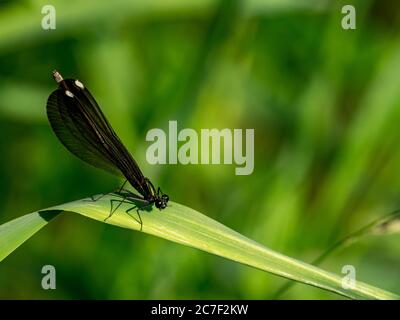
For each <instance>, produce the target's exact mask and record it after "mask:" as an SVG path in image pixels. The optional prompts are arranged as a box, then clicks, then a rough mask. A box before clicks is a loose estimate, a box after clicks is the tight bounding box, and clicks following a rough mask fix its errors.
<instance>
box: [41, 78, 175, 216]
mask: <svg viewBox="0 0 400 320" xmlns="http://www.w3.org/2000/svg"><path fill="white" fill-rule="evenodd" d="M53 77H54V79H55V80H56V82H57V83H58V89H57V90H55V91H54V92H53V93H52V94H51V95H50V96H49V98H48V100H47V117H48V119H49V121H50V124H51V127H52V128H53V131H54V132H55V134H56V135H57V137H58V139H59V140H60V141H61V142H62V144H63V145H64V146H65V147H66V148H67V149H68V150H69V151H70V152H71V153H73V154H74V155H76V156H77V157H78V158H80V159H81V160H83V161H85V162H87V163H89V164H91V165H93V166H95V167H98V168H101V169H104V170H106V171H108V172H111V173H113V174H116V175H119V176H121V175H122V176H124V177H125V178H126V181H128V182H129V183H130V184H131V185H132V187H134V188H135V189H136V190H137V191H138V192H139V194H140V196H138V195H136V194H134V193H132V192H130V191H128V190H123V189H122V188H123V186H124V185H125V183H126V181H125V183H124V185H123V186H122V187H121V189H120V190H119V192H117V194H118V195H119V196H120V197H122V198H123V200H115V201H118V202H119V205H118V207H119V206H120V205H121V203H123V202H132V203H133V200H138V199H140V200H142V201H143V202H144V203H145V206H147V205H152V204H154V205H155V206H156V207H157V208H158V209H160V210H161V209H164V208H165V207H166V206H167V203H168V200H169V198H168V196H167V195H166V194H164V193H162V192H161V189H160V188H158V189H157V190H156V188H155V187H154V185H153V184H152V183H151V181H150V180H149V179H148V178H146V177H145V176H144V175H143V173H142V171H141V170H140V168H139V166H138V164H137V163H136V161H135V160H134V159H133V157H132V156H131V155H130V153H129V152H128V150H127V149H126V148H125V146H124V145H123V144H122V142H121V140H120V139H119V138H118V136H117V134H116V133H115V132H114V130H113V128H112V127H111V125H110V124H109V122H108V121H107V119H106V117H105V116H104V114H103V112H102V111H101V109H100V107H99V105H98V104H97V102H96V100H95V99H94V98H93V96H92V95H91V94H90V92H89V90H88V89H87V88H85V86H84V85H83V84H82V82H80V81H79V80H74V79H63V77H62V76H61V74H60V73H59V72H58V71H53ZM122 190H123V192H121V191H122ZM111 201H112V200H111ZM112 204H113V203H112V202H111V210H110V216H111V215H112V213H113V212H114V211H115V210H116V208H115V210H114V211H113V209H112ZM118 207H117V208H118ZM139 209H141V208H139ZM138 213H139V212H138Z"/></svg>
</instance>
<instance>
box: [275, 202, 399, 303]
mask: <svg viewBox="0 0 400 320" xmlns="http://www.w3.org/2000/svg"><path fill="white" fill-rule="evenodd" d="M396 233H400V210H396V211H394V212H392V213H390V214H388V215H386V216H384V217H381V218H379V219H377V220H375V221H374V222H372V223H370V224H368V225H366V226H365V227H363V228H361V229H359V230H357V231H355V232H353V233H351V234H349V235H348V236H346V237H344V238H342V239H340V240H339V241H337V242H336V243H334V244H333V245H332V246H331V247H330V248H328V250H326V251H325V252H324V253H322V254H321V255H320V256H319V257H318V258H317V259H315V260H314V261H313V262H312V265H314V266H318V265H320V264H321V263H322V262H324V261H325V260H326V259H327V258H328V257H329V256H331V255H332V254H333V253H335V252H337V251H339V250H343V249H345V248H346V247H348V246H350V245H352V244H353V243H356V242H358V241H360V240H362V239H364V238H366V237H369V236H382V235H389V234H396ZM293 285H294V283H293V282H287V283H285V284H284V285H283V286H282V287H281V288H280V289H279V290H278V291H277V292H276V293H275V295H274V298H275V299H276V298H279V297H281V296H282V295H283V294H284V293H285V292H287V291H288V290H289V289H290V288H291V287H292V286H293Z"/></svg>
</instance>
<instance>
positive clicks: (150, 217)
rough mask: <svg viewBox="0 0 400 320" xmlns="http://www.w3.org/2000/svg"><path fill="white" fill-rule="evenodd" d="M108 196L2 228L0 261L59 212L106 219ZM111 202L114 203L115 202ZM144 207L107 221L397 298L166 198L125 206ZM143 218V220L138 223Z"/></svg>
mask: <svg viewBox="0 0 400 320" xmlns="http://www.w3.org/2000/svg"><path fill="white" fill-rule="evenodd" d="M112 199H116V198H115V197H114V196H112V195H107V196H104V197H103V198H101V199H100V200H97V201H95V202H93V201H91V200H90V199H83V200H79V201H74V202H70V203H66V204H63V205H59V206H55V207H52V208H49V209H47V210H42V211H40V212H34V213H31V214H28V215H25V216H23V217H20V218H18V219H15V220H13V221H11V222H8V223H6V224H4V225H2V226H0V261H1V260H3V259H4V258H5V257H6V256H7V255H8V254H10V253H11V252H12V251H14V250H15V249H16V248H17V247H18V246H20V245H21V244H22V243H23V242H24V241H25V240H27V239H28V238H29V237H31V236H32V235H33V234H34V233H35V232H37V231H38V230H40V229H41V228H42V227H43V226H44V225H46V223H47V222H48V221H50V220H51V218H52V217H55V216H56V215H58V214H59V213H60V211H69V212H76V213H79V214H82V215H84V216H86V217H88V218H92V219H95V220H98V221H102V222H104V220H105V219H106V218H107V217H108V216H109V212H110V200H112ZM114 205H115V206H117V205H118V203H116V202H115V203H114ZM133 206H139V207H141V206H143V203H140V202H139V201H135V203H134V204H132V203H123V204H122V205H121V206H120V207H119V208H118V210H116V211H115V213H114V214H113V215H112V216H111V217H110V218H109V219H107V220H106V222H107V223H109V224H113V225H116V226H119V227H122V228H128V229H132V230H141V231H142V232H145V233H148V234H152V235H154V236H158V237H161V238H164V239H167V240H171V241H174V242H177V243H180V244H183V245H187V246H190V247H193V248H197V249H200V250H203V251H206V252H209V253H213V254H216V255H218V256H221V257H224V258H227V259H230V260H233V261H237V262H240V263H242V264H245V265H249V266H252V267H255V268H257V269H260V270H264V271H267V272H269V273H272V274H275V275H278V276H281V277H285V278H288V279H291V280H295V281H299V282H302V283H304V284H308V285H312V286H315V287H318V288H321V289H324V290H328V291H331V292H335V293H338V294H340V295H343V296H346V297H349V298H353V299H399V298H400V297H399V296H397V295H395V294H393V293H390V292H387V291H384V290H382V289H379V288H376V287H373V286H370V285H367V284H365V283H362V282H357V284H356V286H355V288H353V289H343V288H342V285H341V283H342V278H341V277H340V276H337V275H335V274H332V273H329V272H326V271H324V270H322V269H319V268H317V267H314V266H312V265H309V264H306V263H303V262H301V261H298V260H295V259H292V258H289V257H287V256H284V255H282V254H280V253H278V252H275V251H273V250H270V249H268V248H266V247H264V246H262V245H260V244H258V243H257V242H255V241H253V240H250V239H248V238H246V237H245V236H243V235H241V234H239V233H238V232H236V231H233V230H232V229H230V228H228V227H226V226H224V225H222V224H221V223H219V222H217V221H215V220H213V219H211V218H209V217H207V216H205V215H203V214H201V213H199V212H197V211H195V210H193V209H191V208H188V207H186V206H183V205H181V204H178V203H175V202H169V204H168V207H167V208H166V209H165V210H163V211H159V210H157V209H154V208H153V207H151V208H149V207H148V208H147V210H142V211H140V216H139V215H138V213H137V212H136V210H131V211H130V212H129V214H127V213H126V210H127V209H129V208H132V207H133ZM140 219H141V221H142V224H140V223H139V221H140Z"/></svg>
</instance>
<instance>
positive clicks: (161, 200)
mask: <svg viewBox="0 0 400 320" xmlns="http://www.w3.org/2000/svg"><path fill="white" fill-rule="evenodd" d="M168 201H169V197H168V196H167V195H166V194H162V195H161V197H157V198H156V200H155V201H154V204H155V206H156V208H158V209H160V210H161V209H165V208H166V207H167V203H168Z"/></svg>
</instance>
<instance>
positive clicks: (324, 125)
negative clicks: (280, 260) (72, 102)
mask: <svg viewBox="0 0 400 320" xmlns="http://www.w3.org/2000/svg"><path fill="white" fill-rule="evenodd" d="M45 4H53V5H54V6H55V7H56V10H57V29H56V30H47V31H45V30H42V28H41V19H42V17H43V15H42V13H41V9H42V6H43V5H45ZM344 4H353V5H354V6H355V7H356V10H357V29H356V30H343V29H342V28H341V19H342V17H343V15H342V14H341V8H342V6H343V5H344ZM399 23H400V3H399V2H398V1H395V0H391V1H389V0H385V1H378V0H376V1H369V0H360V1H321V0H319V1H306V0H302V1H299V0H285V1H278V0H250V1H235V0H223V1H213V0H204V1H201V0H195V1H178V0H167V1H162V0H158V1H144V0H143V1H132V0H114V1H105V0H103V1H94V0H90V1H89V0H88V1H82V0H81V1H77V0H70V1H55V0H53V1H47V0H46V1H39V0H30V1H28V0H26V1H4V0H3V1H1V2H0V123H1V127H0V130H1V135H0V136H1V138H0V139H1V143H0V154H1V157H0V162H1V166H0V170H1V171H0V176H1V179H0V223H4V222H6V221H9V220H11V219H14V218H16V217H18V216H21V215H23V214H26V213H29V212H32V211H35V210H38V209H43V208H47V207H49V206H52V205H55V204H60V203H64V202H68V201H72V200H75V199H80V198H84V197H87V196H89V195H92V194H97V193H100V192H105V191H110V190H112V189H114V188H115V187H117V186H118V185H119V184H120V181H119V180H118V179H117V178H114V177H112V176H110V175H108V174H107V173H103V172H102V171H101V170H97V169H95V168H92V167H90V166H89V165H86V164H85V163H83V162H82V161H80V160H79V159H77V158H75V157H74V156H72V155H71V154H70V153H69V152H67V151H66V150H65V149H64V148H63V146H62V145H61V144H60V143H59V141H58V140H57V139H56V137H55V135H54V134H53V132H52V131H51V129H50V126H49V124H48V122H47V118H46V113H45V104H46V99H47V97H48V95H49V94H50V92H51V91H52V90H54V89H55V88H56V85H55V83H54V82H53V80H52V78H51V71H52V70H53V69H55V68H57V69H58V70H59V71H60V72H61V73H62V74H63V75H64V77H72V78H78V79H80V80H81V81H82V82H83V83H84V84H85V85H86V86H87V87H89V88H90V90H91V92H92V93H93V95H94V96H95V97H96V99H97V101H98V102H99V104H100V105H101V107H102V109H103V111H104V113H105V114H106V115H107V117H108V118H109V120H110V122H111V123H112V125H113V127H114V129H115V130H116V132H117V133H118V134H119V136H120V137H121V139H122V141H123V142H124V143H125V144H126V145H127V147H128V148H129V149H130V151H131V152H132V154H133V155H134V156H135V158H136V159H137V161H138V162H139V164H140V166H141V168H142V169H143V171H144V172H145V174H146V175H147V176H148V177H150V178H151V180H152V181H154V182H155V184H156V185H160V186H161V187H162V189H163V190H164V191H165V192H166V193H168V194H169V195H170V197H171V199H173V200H174V201H176V202H180V203H182V204H185V205H187V206H190V207H192V208H194V209H196V210H198V211H200V212H203V213H205V214H207V215H209V216H210V217H212V218H214V219H216V220H218V221H220V222H222V223H224V224H225V225H227V226H229V227H231V228H233V229H235V230H237V231H239V232H240V233H242V234H244V235H246V236H248V237H250V238H252V239H254V240H256V241H258V242H260V243H262V244H264V245H266V246H268V247H270V248H272V249H274V250H277V251H280V252H282V253H284V254H287V255H290V256H292V257H295V258H298V259H300V260H303V261H308V262H309V261H312V260H313V259H314V258H315V257H317V256H318V255H319V254H320V253H322V252H323V251H324V250H325V249H326V248H327V247H328V246H329V245H330V244H332V242H334V241H335V240H337V239H339V238H341V237H342V236H344V235H347V234H349V233H350V232H352V231H354V230H356V229H358V228H360V227H362V226H363V225H365V224H367V223H369V222H370V221H371V220H373V219H375V218H377V217H380V216H383V215H384V214H387V213H389V212H390V211H392V210H393V209H397V208H400V201H399V191H400V169H399V163H400V162H399V161H400V150H399V148H398V146H399V138H400V130H399V121H400V37H399ZM169 120H178V126H179V128H180V129H182V128H185V127H191V128H195V129H197V130H199V129H200V128H214V127H215V128H220V129H222V128H243V129H245V128H254V129H255V170H254V172H253V174H252V175H250V176H235V175H234V165H232V166H231V165H187V166H184V165H180V164H178V165H159V166H151V165H148V164H147V163H146V161H145V152H146V148H147V147H148V146H149V145H150V144H149V143H148V142H146V141H145V136H146V133H147V131H148V130H149V129H151V128H156V127H157V128H163V129H165V130H167V128H168V121H169ZM399 240H400V236H399V235H396V236H394V235H392V236H383V237H376V238H371V239H368V240H365V241H362V242H360V243H358V244H356V245H353V246H351V247H349V248H347V249H346V250H343V251H341V252H339V253H338V254H336V255H334V256H332V257H331V258H329V259H328V260H327V261H326V262H325V263H324V264H323V265H322V268H324V269H326V270H329V271H332V272H335V273H340V272H341V269H342V267H343V266H344V265H348V264H350V265H354V266H355V267H356V270H357V279H358V280H362V281H365V282H368V283H370V284H373V285H376V286H378V287H381V288H384V289H387V290H390V291H393V292H396V293H400V268H399V267H400V255H399V252H400V241H399ZM46 264H51V265H54V266H55V267H56V270H57V289H56V290H49V291H45V290H43V289H42V288H41V279H42V276H43V275H42V274H41V268H42V266H43V265H46ZM284 282H285V281H284V280H283V279H280V278H277V277H275V276H272V275H268V274H266V273H263V272H261V271H257V270H254V269H251V268H248V267H245V266H242V265H239V264H235V263H232V262H230V261H227V260H224V259H222V258H218V257H215V256H212V255H209V254H206V253H203V252H200V251H196V250H194V249H191V248H187V247H183V246H180V245H177V244H174V243H170V242H167V241H165V240H162V239H158V238H154V237H151V236H148V235H144V234H140V233H139V232H132V231H128V230H123V229H120V228H116V227H112V226H108V225H106V224H103V223H98V222H95V221H92V220H88V219H85V218H83V217H81V216H79V215H72V214H69V215H63V216H60V217H58V218H57V219H56V220H54V221H52V222H51V223H50V224H49V225H48V226H47V227H46V228H44V230H42V231H41V232H40V233H39V234H37V235H35V236H34V237H33V238H32V239H30V240H29V241H27V243H25V244H24V245H23V246H22V247H20V248H19V249H18V250H16V251H15V252H14V253H13V254H12V255H10V256H9V257H8V258H6V259H5V260H4V261H3V262H2V263H1V264H0V298H2V299H9V298H23V299H25V298H37V299H56V298H66V299H79V298H85V299H175V298H186V299H207V298H211V299H213V298H218V299H242V298H243V299H269V298H271V297H272V296H273V294H274V293H275V292H276V290H277V289H278V288H279V287H280V286H281V285H282V284H283V283H284ZM284 297H285V298H290V299H333V298H338V296H336V295H334V294H331V293H327V292H323V291H321V290H318V289H315V288H311V287H307V286H304V285H296V286H295V287H293V289H292V290H290V291H289V292H288V293H287V294H286V295H285V296H284Z"/></svg>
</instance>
